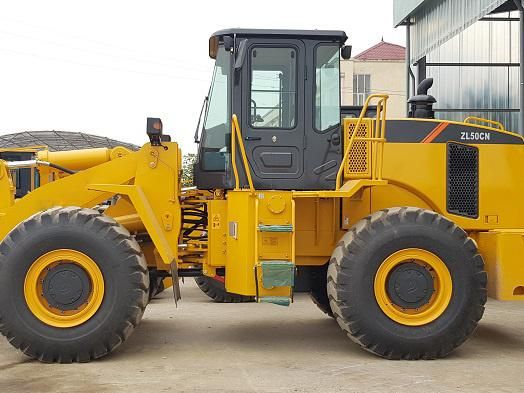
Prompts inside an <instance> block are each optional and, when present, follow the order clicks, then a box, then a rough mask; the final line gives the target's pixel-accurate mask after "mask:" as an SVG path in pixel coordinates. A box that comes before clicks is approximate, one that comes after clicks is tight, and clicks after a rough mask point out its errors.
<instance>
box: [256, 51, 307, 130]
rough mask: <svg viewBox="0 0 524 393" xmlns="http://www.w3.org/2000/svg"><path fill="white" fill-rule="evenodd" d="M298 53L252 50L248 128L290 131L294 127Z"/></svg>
mask: <svg viewBox="0 0 524 393" xmlns="http://www.w3.org/2000/svg"><path fill="white" fill-rule="evenodd" d="M296 102H297V51H296V50H295V49H294V48H282V47H279V48H269V47H255V48H253V49H252V50H251V95H250V125H251V126H252V127H253V128H272V129H274V128H281V129H291V128H294V127H295V125H296V116H297V114H296V112H297V108H296Z"/></svg>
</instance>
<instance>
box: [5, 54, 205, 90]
mask: <svg viewBox="0 0 524 393" xmlns="http://www.w3.org/2000/svg"><path fill="white" fill-rule="evenodd" d="M0 51H3V52H9V53H14V54H17V55H22V56H30V57H36V58H40V59H45V60H50V61H56V62H60V63H70V64H75V65H80V66H84V67H92V68H102V69H107V70H111V71H116V72H128V73H133V74H141V75H150V76H157V77H162V78H169V79H191V80H195V81H199V82H209V81H208V80H204V79H199V78H193V77H191V76H188V75H172V74H166V73H157V72H147V71H138V70H130V69H125V68H120V67H111V66H107V65H101V64H89V63H83V62H80V61H76V60H71V59H62V58H58V57H54V56H47V55H40V54H36V53H30V52H23V51H19V50H14V49H8V48H1V47H0Z"/></svg>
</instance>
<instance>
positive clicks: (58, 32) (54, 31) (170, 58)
mask: <svg viewBox="0 0 524 393" xmlns="http://www.w3.org/2000/svg"><path fill="white" fill-rule="evenodd" d="M0 19H3V20H6V21H8V22H9V23H11V24H19V25H23V26H28V27H32V28H35V29H38V30H42V31H47V32H50V33H52V34H55V35H58V36H60V37H62V36H64V35H65V36H67V37H69V38H74V39H78V40H81V41H85V42H90V43H92V44H95V45H99V46H105V47H108V48H113V49H115V48H116V49H119V50H123V51H125V52H133V53H137V52H136V48H129V47H125V46H121V45H115V44H113V43H108V42H105V41H99V40H94V39H92V38H88V37H85V36H82V35H78V34H72V33H71V32H70V31H61V30H57V29H53V28H50V27H48V26H42V25H36V24H33V23H27V22H26V21H23V20H19V19H14V18H10V17H6V16H5V15H0ZM149 55H150V56H155V57H157V58H162V59H164V60H167V61H175V62H185V61H187V57H186V58H177V57H173V56H165V55H160V56H159V55H158V54H157V53H149Z"/></svg>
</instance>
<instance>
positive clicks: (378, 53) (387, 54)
mask: <svg viewBox="0 0 524 393" xmlns="http://www.w3.org/2000/svg"><path fill="white" fill-rule="evenodd" d="M353 59H356V60H405V59H406V48H404V47H403V46H401V45H396V44H391V43H389V42H385V41H380V42H379V43H378V44H376V45H373V46H372V47H371V48H369V49H366V50H365V51H364V52H362V53H359V54H358V55H356V56H355V57H353Z"/></svg>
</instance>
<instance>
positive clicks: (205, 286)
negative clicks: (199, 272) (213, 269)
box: [195, 276, 255, 303]
mask: <svg viewBox="0 0 524 393" xmlns="http://www.w3.org/2000/svg"><path fill="white" fill-rule="evenodd" d="M195 282H196V284H197V285H198V287H199V288H200V290H201V291H202V292H204V293H205V294H206V295H207V296H208V297H210V298H211V299H213V301H214V302H215V303H249V302H254V301H255V298H254V297H253V296H244V295H238V294H236V293H230V292H227V291H226V289H225V286H224V284H223V283H221V282H219V281H217V280H215V279H213V278H211V277H207V276H202V277H195Z"/></svg>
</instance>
